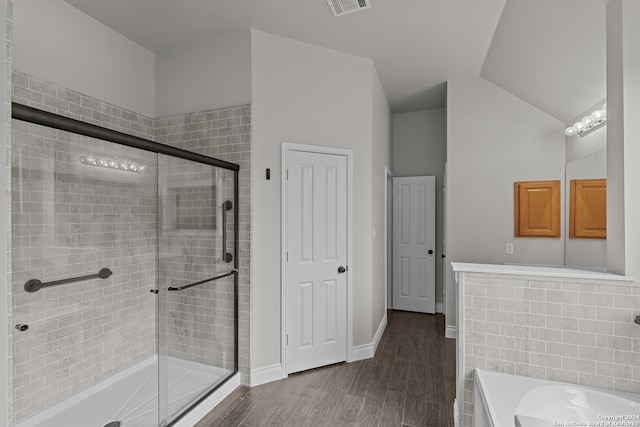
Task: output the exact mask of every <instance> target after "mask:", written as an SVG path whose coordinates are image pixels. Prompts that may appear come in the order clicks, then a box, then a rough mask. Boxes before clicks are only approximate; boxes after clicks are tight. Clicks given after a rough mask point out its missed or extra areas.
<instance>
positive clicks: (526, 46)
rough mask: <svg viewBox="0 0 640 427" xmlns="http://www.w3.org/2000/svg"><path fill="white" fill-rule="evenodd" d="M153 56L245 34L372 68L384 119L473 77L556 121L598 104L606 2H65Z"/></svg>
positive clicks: (429, 102) (440, 101)
mask: <svg viewBox="0 0 640 427" xmlns="http://www.w3.org/2000/svg"><path fill="white" fill-rule="evenodd" d="M66 1H67V2H68V3H69V4H71V5H72V6H74V7H76V8H78V9H80V10H81V11H83V12H84V13H86V14H88V15H90V16H92V17H93V18H95V19H96V20H98V21H100V22H102V23H103V24H105V25H107V26H108V27H111V28H113V29H114V30H116V31H118V32H119V33H121V34H123V35H124V36H126V37H128V38H129V39H131V40H133V41H135V42H136V43H138V44H140V45H141V46H143V47H145V48H147V49H149V50H151V51H153V52H161V51H163V50H166V49H170V48H174V47H177V46H180V45H184V44H188V43H191V42H195V41H200V40H203V39H207V38H213V37H216V36H219V35H222V34H227V33H232V32H237V31H246V30H247V29H249V28H255V29H258V30H262V31H266V32H269V33H273V34H278V35H281V36H284V37H289V38H293V39H296V40H300V41H304V42H308V43H312V44H315V45H319V46H324V47H327V48H330V49H334V50H338V51H342V52H345V53H349V54H353V55H358V56H362V57H367V58H371V59H372V60H373V61H374V63H375V66H376V70H377V71H378V74H379V76H380V80H381V82H382V85H383V87H384V90H385V92H386V94H387V97H388V99H389V103H390V104H391V108H392V111H393V112H394V113H402V112H409V111H418V110H425V109H431V108H439V107H444V106H445V98H446V89H445V87H446V86H445V82H446V81H447V80H449V79H453V78H464V77H473V76H478V75H481V76H482V77H484V78H486V79H488V80H490V81H492V82H493V83H495V84H497V85H498V86H501V87H503V88H504V89H506V90H509V91H510V92H512V93H514V94H515V95H517V96H519V97H521V98H522V99H524V100H525V101H527V102H530V103H531V104H533V105H535V106H537V107H538V108H540V109H542V110H544V111H546V112H547V113H549V114H551V115H553V116H555V117H556V118H558V119H560V120H562V121H563V122H568V121H570V120H571V119H572V118H574V117H576V116H578V115H579V114H580V113H582V112H583V111H585V110H587V109H588V108H590V107H591V106H592V105H594V104H595V103H596V102H599V101H600V100H601V99H603V98H604V85H605V80H604V68H605V51H604V47H605V44H604V4H605V0H371V5H372V7H371V8H370V9H367V10H364V11H361V12H358V13H354V14H350V15H344V16H341V17H338V18H334V17H333V15H332V14H331V12H330V10H329V8H328V6H327V3H326V0H305V1H300V0H268V1H259V0H221V1H211V0H181V1H179V2H178V1H175V0H109V1H104V0H66Z"/></svg>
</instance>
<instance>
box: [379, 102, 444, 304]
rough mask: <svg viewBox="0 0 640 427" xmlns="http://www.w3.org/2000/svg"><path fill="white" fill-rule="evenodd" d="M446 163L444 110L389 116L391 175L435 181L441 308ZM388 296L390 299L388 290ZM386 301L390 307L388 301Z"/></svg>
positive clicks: (437, 258) (437, 288) (437, 266)
mask: <svg viewBox="0 0 640 427" xmlns="http://www.w3.org/2000/svg"><path fill="white" fill-rule="evenodd" d="M446 159H447V118H446V110H445V109H444V108H439V109H434V110H426V111H417V112H414V113H403V114H394V115H393V175H394V176H395V177H402V176H419V175H435V177H436V248H435V251H436V304H442V302H443V297H442V293H443V289H444V275H443V265H442V262H441V258H440V255H441V254H442V238H443V235H444V197H443V196H444V195H443V192H442V186H444V164H445V162H446ZM389 288H391V283H390V284H389ZM388 292H389V295H390V294H391V290H390V289H388ZM388 298H389V300H388V304H389V306H390V305H391V297H390V296H389V297H388Z"/></svg>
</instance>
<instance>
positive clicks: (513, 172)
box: [446, 77, 565, 326]
mask: <svg viewBox="0 0 640 427" xmlns="http://www.w3.org/2000/svg"><path fill="white" fill-rule="evenodd" d="M447 85H448V86H447V173H448V177H447V181H448V188H447V207H446V210H447V221H446V228H447V230H446V233H447V260H448V261H450V262H456V261H458V262H477V263H490V264H503V263H517V264H547V265H564V239H562V238H558V239H555V238H518V239H516V238H514V224H513V214H514V213H513V203H514V200H513V183H514V181H533V180H561V181H562V182H564V167H565V144H564V139H565V136H564V124H563V123H561V122H560V121H558V120H557V119H555V118H553V117H551V116H549V115H548V114H546V113H544V112H542V111H540V110H538V109H537V108H535V107H533V106H531V105H530V104H527V103H526V102H524V101H522V100H521V99H519V98H517V97H515V96H514V95H512V94H510V93H509V92H507V91H505V90H503V89H501V88H499V87H498V86H495V85H494V84H493V83H490V82H488V81H486V80H484V79H482V78H480V77H478V78H471V79H456V80H451V81H449V82H448V83H447ZM563 216H564V207H563V209H562V212H561V217H563ZM564 233H565V231H564V226H563V227H562V232H561V235H564ZM507 242H513V243H514V254H513V255H506V254H505V243H507ZM446 276H447V289H446V294H447V296H449V295H451V296H453V295H454V288H453V274H452V271H451V267H448V268H447V272H446ZM446 304H447V306H446V314H447V319H446V321H447V325H448V326H453V325H454V324H455V307H454V301H453V298H447V301H446Z"/></svg>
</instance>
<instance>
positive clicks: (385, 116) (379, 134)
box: [371, 67, 393, 334]
mask: <svg viewBox="0 0 640 427" xmlns="http://www.w3.org/2000/svg"><path fill="white" fill-rule="evenodd" d="M371 72H372V77H373V79H372V93H373V106H372V107H373V110H372V113H373V116H372V121H373V168H372V170H371V174H372V175H371V185H372V193H371V194H372V197H373V201H372V209H371V212H372V215H373V229H374V230H375V231H374V238H373V254H372V257H373V271H372V277H371V279H372V281H371V284H372V286H373V288H372V295H373V301H372V304H373V305H372V313H371V322H372V323H371V328H372V329H371V330H372V332H373V333H374V334H375V332H376V330H377V329H378V326H379V325H380V322H381V321H382V319H383V318H384V316H385V315H386V310H387V307H386V305H385V294H386V286H385V285H386V280H385V263H384V259H385V252H386V250H387V248H386V246H385V235H384V230H385V211H386V206H385V199H384V193H385V190H386V186H387V178H386V170H385V168H388V169H390V170H391V169H392V165H391V158H392V150H391V146H392V144H391V138H392V121H391V108H390V107H389V102H388V101H387V97H386V95H385V93H384V89H383V88H382V84H381V83H380V79H379V78H378V73H377V72H376V70H375V68H373V67H372V69H371ZM392 172H393V171H392Z"/></svg>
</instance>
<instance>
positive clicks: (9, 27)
mask: <svg viewBox="0 0 640 427" xmlns="http://www.w3.org/2000/svg"><path fill="white" fill-rule="evenodd" d="M4 5H5V8H6V9H5V11H6V21H5V24H6V27H5V31H6V32H5V34H4V36H5V46H6V55H7V60H6V62H5V63H4V64H3V65H4V67H5V68H4V69H5V78H6V82H5V91H6V92H5V99H3V100H2V101H1V102H4V103H5V107H6V115H5V117H3V118H1V119H0V120H4V123H5V125H6V129H5V134H4V135H3V137H4V138H5V139H4V140H5V141H7V142H8V141H11V81H12V76H11V70H12V69H13V53H12V52H13V0H6V1H5V3H4ZM4 149H5V150H6V151H5V152H4V154H5V158H4V162H5V164H4V166H5V168H6V169H5V176H4V179H5V188H3V189H2V190H3V191H4V196H5V200H6V206H5V211H4V214H5V223H4V225H5V230H7V232H6V234H5V235H4V236H1V238H4V242H5V245H6V246H5V249H6V252H5V253H4V254H1V255H0V256H4V257H5V264H6V269H7V271H6V275H5V283H11V232H10V231H9V230H11V144H10V143H5V144H4ZM5 298H6V300H5V301H3V304H4V306H5V307H6V308H7V322H10V321H11V310H12V307H11V286H5ZM13 331H14V329H13V328H12V327H11V325H9V326H8V328H7V330H6V335H7V349H8V353H9V355H8V358H7V360H6V362H7V366H8V367H11V365H12V360H13V355H12V354H11V348H12V347H13V344H12V343H13ZM0 357H1V356H0ZM10 390H13V378H11V376H10V375H8V378H7V391H8V393H7V415H6V418H4V417H2V418H0V424H3V425H10V423H11V420H12V417H13V416H12V413H13V395H12V393H11V392H10Z"/></svg>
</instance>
